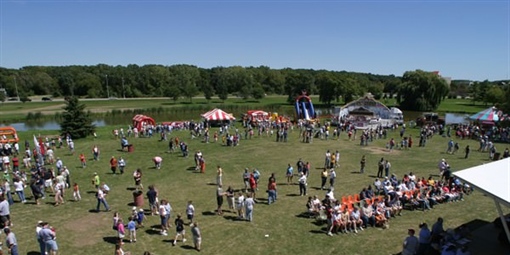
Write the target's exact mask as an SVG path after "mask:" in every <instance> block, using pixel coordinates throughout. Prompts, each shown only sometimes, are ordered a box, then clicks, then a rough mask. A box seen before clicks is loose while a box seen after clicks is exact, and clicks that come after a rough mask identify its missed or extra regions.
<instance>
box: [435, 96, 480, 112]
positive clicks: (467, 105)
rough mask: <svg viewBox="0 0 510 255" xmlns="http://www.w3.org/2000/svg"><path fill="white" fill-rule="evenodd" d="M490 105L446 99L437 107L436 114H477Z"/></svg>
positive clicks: (465, 100)
mask: <svg viewBox="0 0 510 255" xmlns="http://www.w3.org/2000/svg"><path fill="white" fill-rule="evenodd" d="M488 107H490V105H484V104H481V103H479V102H478V103H476V104H475V103H473V101H471V100H469V99H446V100H444V101H443V102H441V104H440V105H439V108H438V109H437V111H438V112H456V113H477V112H479V111H481V110H483V109H487V108H488Z"/></svg>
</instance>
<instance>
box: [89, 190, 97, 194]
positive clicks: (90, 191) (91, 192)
mask: <svg viewBox="0 0 510 255" xmlns="http://www.w3.org/2000/svg"><path fill="white" fill-rule="evenodd" d="M96 192H97V191H94V190H89V191H87V194H96Z"/></svg>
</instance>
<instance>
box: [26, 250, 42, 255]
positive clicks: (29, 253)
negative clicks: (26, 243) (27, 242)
mask: <svg viewBox="0 0 510 255" xmlns="http://www.w3.org/2000/svg"><path fill="white" fill-rule="evenodd" d="M40 254H41V253H40V252H38V251H29V252H27V255H40Z"/></svg>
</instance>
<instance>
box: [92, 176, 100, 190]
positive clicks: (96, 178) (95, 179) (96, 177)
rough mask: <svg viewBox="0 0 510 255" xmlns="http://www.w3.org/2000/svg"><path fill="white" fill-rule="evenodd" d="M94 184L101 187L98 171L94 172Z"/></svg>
mask: <svg viewBox="0 0 510 255" xmlns="http://www.w3.org/2000/svg"><path fill="white" fill-rule="evenodd" d="M92 185H94V187H95V188H96V189H99V185H101V179H100V178H99V175H98V174H97V173H94V175H93V177H92Z"/></svg>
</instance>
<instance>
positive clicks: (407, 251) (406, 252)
mask: <svg viewBox="0 0 510 255" xmlns="http://www.w3.org/2000/svg"><path fill="white" fill-rule="evenodd" d="M407 234H408V235H409V236H408V237H406V239H405V240H404V243H403V245H402V247H403V250H402V255H414V254H416V252H417V251H418V245H419V242H418V238H416V236H414V229H409V230H408V231H407Z"/></svg>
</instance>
